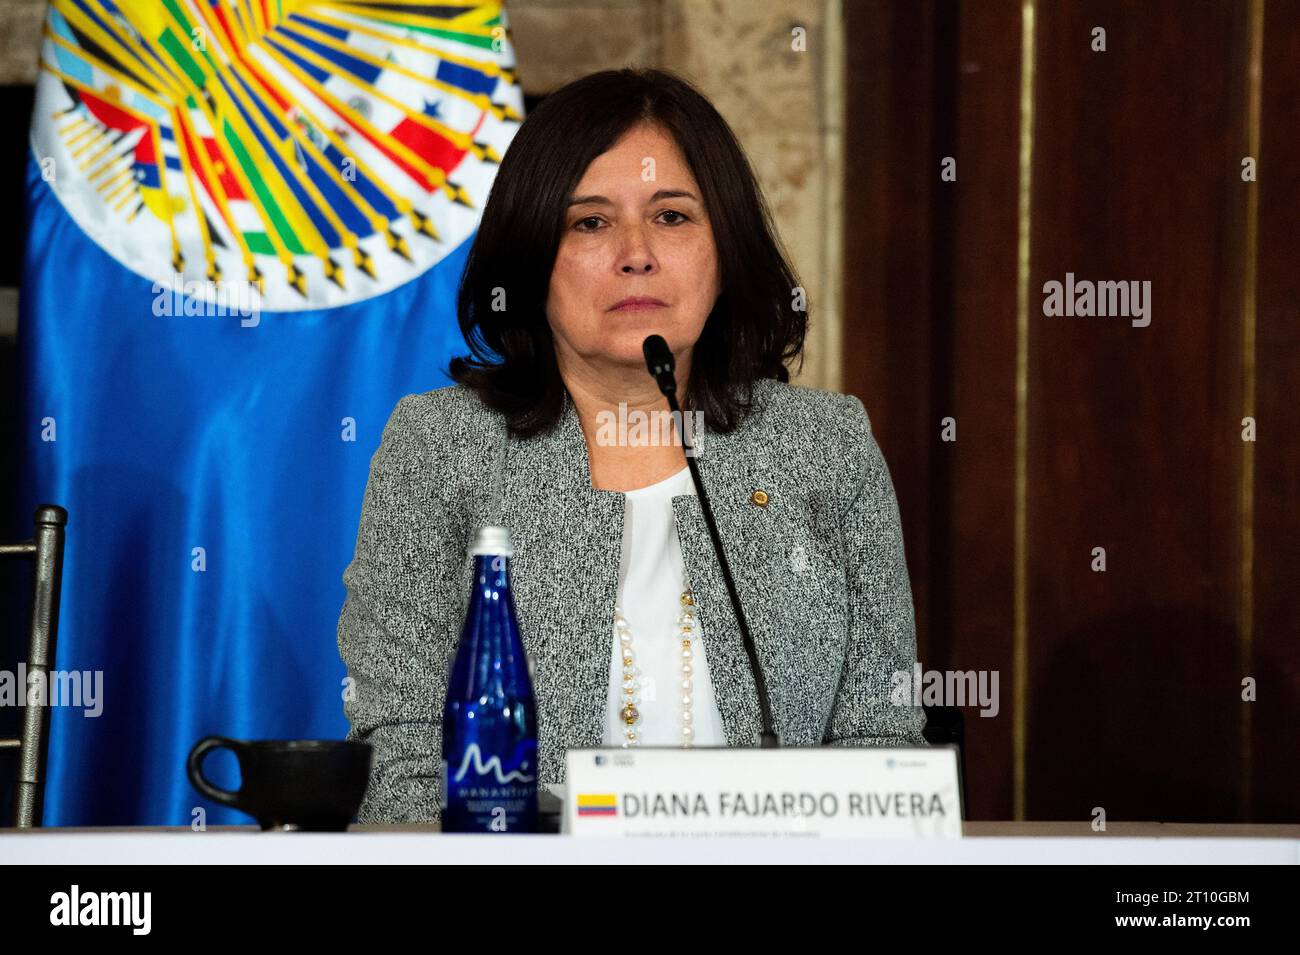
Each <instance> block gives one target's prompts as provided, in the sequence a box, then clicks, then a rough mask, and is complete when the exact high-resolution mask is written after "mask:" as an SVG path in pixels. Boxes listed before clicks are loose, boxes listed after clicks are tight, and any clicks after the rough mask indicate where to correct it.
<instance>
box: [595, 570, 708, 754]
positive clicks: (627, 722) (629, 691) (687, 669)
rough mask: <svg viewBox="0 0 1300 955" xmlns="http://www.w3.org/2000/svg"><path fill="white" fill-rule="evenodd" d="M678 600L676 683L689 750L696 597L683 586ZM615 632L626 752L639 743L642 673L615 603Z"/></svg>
mask: <svg viewBox="0 0 1300 955" xmlns="http://www.w3.org/2000/svg"><path fill="white" fill-rule="evenodd" d="M681 600H682V611H681V613H680V614H678V615H677V624H676V630H677V635H678V637H679V638H680V640H681V643H682V646H681V661H682V669H681V674H682V679H681V683H680V684H679V687H680V689H681V691H682V747H683V748H685V749H690V748H691V745H692V743H693V741H694V738H695V713H694V712H693V710H692V709H691V705H692V695H693V690H694V682H693V680H692V676H693V675H694V672H695V671H694V667H692V665H691V660H692V659H694V657H695V651H694V649H693V648H692V647H691V637H692V635H693V634H694V632H695V595H694V593H692V591H691V585H690V584H684V586H683V588H682V597H681ZM614 631H615V633H617V634H618V640H619V644H620V645H621V647H622V651H623V708H622V709H621V710H619V717H620V718H621V719H622V720H623V723H624V726H625V729H624V730H623V748H624V749H627V748H629V747H633V746H639V745H640V743H641V739H640V736H639V735H638V733H637V730H636V727H637V726H638V725H639V724H640V722H641V711H640V709H638V704H639V703H640V702H641V697H640V694H639V692H638V690H639V685H638V682H639V681H638V680H637V675H638V674H639V673H640V672H641V671H640V669H639V668H638V667H637V666H636V660H635V658H634V656H633V654H632V628H631V627H629V626H628V623H627V618H626V617H624V616H623V608H622V607H621V606H620V605H619V604H618V603H615V604H614Z"/></svg>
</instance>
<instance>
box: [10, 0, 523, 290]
mask: <svg viewBox="0 0 1300 955" xmlns="http://www.w3.org/2000/svg"><path fill="white" fill-rule="evenodd" d="M36 111H37V116H36V118H37V120H38V122H34V123H33V147H34V149H35V153H36V159H37V162H38V163H39V164H40V168H41V171H42V176H43V177H44V178H45V179H46V181H47V182H49V183H50V184H51V186H52V188H53V189H54V192H55V194H56V195H57V196H58V197H59V200H60V202H61V203H62V204H63V205H64V207H65V208H66V209H67V210H68V212H69V213H70V214H71V215H72V217H73V218H74V220H76V222H77V223H78V225H80V226H81V227H82V228H83V229H84V230H85V231H86V232H87V233H88V234H89V235H90V236H91V237H92V238H93V239H94V240H95V241H96V242H97V244H98V245H99V246H100V247H101V248H103V249H105V251H107V252H109V253H110V254H111V255H113V256H114V257H115V258H116V259H117V260H118V261H119V262H121V263H122V264H123V265H125V266H126V267H128V268H130V269H132V270H133V271H134V272H136V273H137V274H139V275H142V276H144V277H145V278H149V279H153V280H154V281H156V282H159V281H161V282H167V283H169V284H170V283H172V282H173V281H174V280H175V277H176V276H180V277H181V279H182V280H183V281H184V282H185V283H186V287H185V288H186V292H187V293H191V294H197V295H198V296H199V297H206V298H216V297H217V289H216V287H217V285H218V284H219V283H237V282H242V283H247V284H248V285H249V286H251V288H252V289H253V290H254V295H255V301H256V303H257V305H258V306H259V307H260V308H261V309H262V310H265V311H298V310H306V309H315V308H321V307H330V306H336V305H342V304H347V303H349V302H353V301H358V300H361V299H365V298H370V297H373V296H375V295H379V294H381V293H383V292H386V291H389V290H391V289H393V288H395V287H397V286H399V285H402V284H404V283H405V282H408V281H410V280H411V279H413V278H415V277H416V276H417V275H419V274H420V273H421V272H423V271H425V270H426V269H428V268H429V267H431V266H433V265H436V264H437V263H438V262H439V261H440V260H441V259H442V258H443V257H444V256H446V255H447V254H448V253H449V252H451V251H452V250H454V249H456V248H457V247H458V246H459V245H460V244H461V243H462V242H464V241H465V240H466V239H467V238H468V237H469V236H471V235H472V234H473V232H474V230H475V228H476V227H477V224H478V219H479V215H480V211H481V208H482V205H483V204H484V202H485V200H486V197H487V193H488V190H489V189H490V188H491V183H492V180H493V177H494V176H495V172H496V166H497V164H499V162H500V159H501V156H502V154H503V153H504V151H505V147H506V146H507V145H508V143H509V140H510V138H511V136H513V133H514V129H515V128H516V127H517V125H518V123H519V122H520V121H521V120H522V112H523V97H522V93H521V91H520V90H519V87H518V84H517V81H516V77H515V73H514V61H513V54H512V53H511V51H510V46H509V43H508V41H507V33H506V27H505V25H504V17H503V15H502V12H501V10H500V7H499V5H497V4H490V3H486V4H473V5H464V4H447V5H439V4H422V3H411V2H402V3H394V2H391V0H332V2H331V0H320V2H314V0H116V2H114V0H51V3H50V7H49V14H48V17H47V19H46V25H45V32H44V36H43V47H42V56H41V71H40V78H39V80H38V83H37V96H36ZM124 233H125V235H126V236H127V238H124Z"/></svg>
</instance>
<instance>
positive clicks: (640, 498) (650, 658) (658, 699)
mask: <svg viewBox="0 0 1300 955" xmlns="http://www.w3.org/2000/svg"><path fill="white" fill-rule="evenodd" d="M694 493H695V486H694V484H693V483H692V481H691V472H690V468H688V467H683V468H682V469H681V470H680V471H678V472H677V473H676V474H674V475H672V476H671V477H668V478H665V479H664V480H662V481H660V482H659V483H658V484H651V485H650V486H649V487H643V488H637V489H636V490H634V491H627V492H626V493H625V495H624V496H625V498H626V502H627V503H626V505H625V510H624V516H623V550H622V555H621V557H620V560H619V569H618V599H619V604H620V606H621V607H622V609H623V616H624V617H625V618H626V619H627V623H628V628H629V630H630V631H631V633H632V657H633V660H634V665H635V666H636V667H637V668H639V670H640V674H639V675H638V681H639V682H640V686H641V692H640V694H639V695H640V703H639V704H638V705H637V708H638V709H639V710H640V712H641V722H640V725H639V727H638V736H639V742H638V745H640V746H680V745H681V744H682V731H681V727H682V718H681V714H682V703H681V698H682V692H681V688H680V683H681V678H682V675H681V663H682V659H681V644H680V643H679V641H678V639H677V636H676V631H677V617H678V615H679V614H680V613H681V596H682V589H683V580H684V577H685V569H684V566H683V563H682V548H681V543H680V542H679V541H678V539H677V523H676V518H675V515H674V514H673V495H680V494H694ZM610 633H611V636H612V646H611V648H610V664H609V699H608V702H607V704H606V719H605V741H604V745H605V746H622V745H623V743H624V741H625V736H624V730H625V729H626V725H625V724H624V722H623V720H622V718H621V717H620V715H619V714H620V712H621V711H622V709H623V655H622V653H621V652H620V650H619V640H618V636H617V634H615V633H614V630H613V615H612V612H611V616H610ZM691 647H692V649H693V650H694V652H695V656H694V659H693V660H692V661H691V665H692V667H693V668H694V673H693V675H692V681H693V684H694V686H693V690H692V698H691V710H692V712H693V714H694V719H693V720H692V725H693V726H694V727H695V736H694V742H693V745H695V746H726V745H727V738H726V734H725V733H724V732H723V729H722V713H721V712H720V711H719V710H718V704H717V700H716V698H715V697H714V692H713V681H712V680H711V679H710V677H709V665H708V660H707V659H706V657H705V652H704V641H703V639H702V633H701V628H700V620H699V618H698V616H697V617H696V620H695V636H694V638H693V639H692V640H691Z"/></svg>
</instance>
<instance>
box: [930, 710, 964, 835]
mask: <svg viewBox="0 0 1300 955" xmlns="http://www.w3.org/2000/svg"><path fill="white" fill-rule="evenodd" d="M921 709H923V710H925V729H923V730H921V735H922V736H924V737H925V741H926V742H927V743H929V744H930V745H931V746H943V745H945V744H947V743H952V744H953V745H955V746H956V747H957V781H958V785H960V786H961V808H962V814H963V816H964V815H965V814H966V813H968V812H970V803H968V802H967V801H966V718H965V716H963V714H962V711H961V710H959V709H958V708H957V707H955V706H922V707H921Z"/></svg>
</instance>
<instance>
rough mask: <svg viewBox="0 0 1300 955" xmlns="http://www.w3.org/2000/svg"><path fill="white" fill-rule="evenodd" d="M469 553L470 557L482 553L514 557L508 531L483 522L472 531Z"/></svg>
mask: <svg viewBox="0 0 1300 955" xmlns="http://www.w3.org/2000/svg"><path fill="white" fill-rule="evenodd" d="M469 554H470V556H471V557H478V556H480V555H482V554H500V555H501V556H503V557H514V556H515V552H514V549H513V548H512V547H511V546H510V532H509V531H508V530H506V529H505V528H504V527H500V526H498V525H496V524H485V525H484V526H482V527H480V528H479V529H478V530H477V531H475V532H474V542H473V543H472V544H470V545H469Z"/></svg>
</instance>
